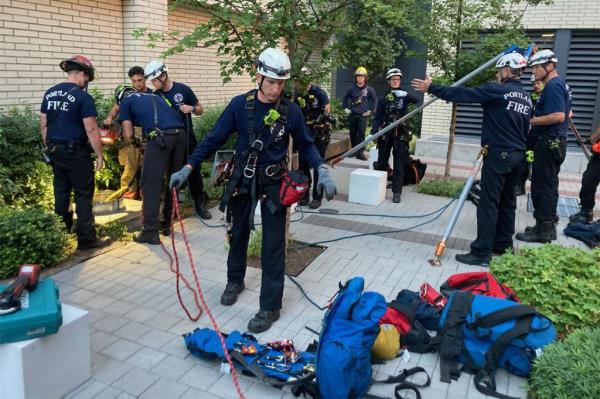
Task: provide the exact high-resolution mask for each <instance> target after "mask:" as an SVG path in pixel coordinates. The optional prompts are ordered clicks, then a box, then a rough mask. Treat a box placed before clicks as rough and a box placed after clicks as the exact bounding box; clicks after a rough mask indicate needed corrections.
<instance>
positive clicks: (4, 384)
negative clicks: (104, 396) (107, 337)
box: [0, 303, 91, 399]
mask: <svg viewBox="0 0 600 399" xmlns="http://www.w3.org/2000/svg"><path fill="white" fill-rule="evenodd" d="M62 317H63V325H62V326H61V327H60V328H59V330H58V332H57V333H56V334H52V335H48V336H45V337H41V338H35V339H30V340H27V341H20V342H13V343H10V344H3V345H0V365H1V366H0V398H6V399H8V398H10V399H39V398H44V399H59V398H62V397H63V396H64V395H65V394H67V393H69V392H71V391H72V390H73V389H75V388H76V387H78V386H79V385H81V384H82V383H84V382H85V381H87V380H88V379H89V378H90V375H91V373H90V322H89V319H88V312H87V311H85V310H82V309H79V308H76V307H73V306H70V305H67V304H64V303H63V304H62Z"/></svg>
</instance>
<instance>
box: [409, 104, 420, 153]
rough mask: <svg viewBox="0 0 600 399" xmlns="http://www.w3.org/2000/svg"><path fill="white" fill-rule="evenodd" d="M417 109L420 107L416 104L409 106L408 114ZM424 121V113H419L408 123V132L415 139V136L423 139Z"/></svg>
mask: <svg viewBox="0 0 600 399" xmlns="http://www.w3.org/2000/svg"><path fill="white" fill-rule="evenodd" d="M417 107H418V105H416V104H412V103H410V104H408V112H411V111H412V110H414V109H415V108H417ZM408 112H407V113H408ZM422 119H423V113H422V112H419V113H418V114H416V115H415V116H413V117H411V118H409V119H408V120H407V121H406V126H408V130H409V131H410V132H411V133H412V135H413V137H415V136H416V137H421V120H422ZM413 150H414V149H413Z"/></svg>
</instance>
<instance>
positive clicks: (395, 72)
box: [385, 68, 404, 80]
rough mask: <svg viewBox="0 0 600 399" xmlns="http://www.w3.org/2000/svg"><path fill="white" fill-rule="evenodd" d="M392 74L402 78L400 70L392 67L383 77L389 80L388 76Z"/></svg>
mask: <svg viewBox="0 0 600 399" xmlns="http://www.w3.org/2000/svg"><path fill="white" fill-rule="evenodd" d="M393 76H400V77H401V78H402V77H403V76H404V75H402V71H401V70H400V69H398V68H392V69H390V70H389V71H387V73H386V74H385V79H386V80H390V78H391V77H393Z"/></svg>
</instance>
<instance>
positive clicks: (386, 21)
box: [133, 0, 402, 83]
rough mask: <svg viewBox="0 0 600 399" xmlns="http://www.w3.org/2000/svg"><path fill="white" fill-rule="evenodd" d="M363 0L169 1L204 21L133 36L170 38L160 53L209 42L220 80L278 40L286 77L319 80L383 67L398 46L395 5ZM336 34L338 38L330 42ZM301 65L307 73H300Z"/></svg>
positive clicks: (247, 66)
mask: <svg viewBox="0 0 600 399" xmlns="http://www.w3.org/2000/svg"><path fill="white" fill-rule="evenodd" d="M368 3H369V0H350V1H348V0H311V1H307V2H306V1H298V0H269V1H267V2H254V1H235V0H234V1H226V2H214V1H211V0H175V1H173V2H172V3H171V7H172V8H177V7H187V8H195V9H200V10H202V11H204V12H207V13H208V14H209V15H210V16H211V17H210V19H209V20H208V21H207V22H205V23H203V24H200V25H197V26H196V27H195V29H194V30H193V32H191V33H190V34H187V35H183V36H182V35H181V33H180V32H152V31H149V30H148V29H147V28H139V29H136V30H134V32H133V36H134V37H136V38H145V39H146V40H147V41H148V46H149V47H151V48H154V47H156V44H157V42H170V41H173V40H174V41H175V42H176V43H175V45H174V46H172V47H170V48H168V49H167V50H166V51H164V52H163V53H162V56H163V57H169V56H171V55H174V54H178V53H181V52H184V51H186V50H188V49H194V48H197V47H210V46H215V47H216V49H217V54H218V55H219V56H220V57H222V59H221V61H219V65H220V68H221V77H222V78H223V82H224V83H227V82H229V81H231V76H232V75H241V74H243V73H248V74H249V75H251V76H253V75H254V68H253V62H254V59H255V58H256V56H257V55H258V54H259V53H260V51H262V50H263V49H264V48H266V47H270V46H276V45H279V44H280V43H281V39H282V38H284V39H285V41H286V44H287V49H288V52H289V55H290V58H291V61H292V76H294V77H295V78H298V79H299V80H301V81H317V82H318V81H322V79H323V78H324V77H325V76H327V75H329V73H330V71H331V69H332V68H333V67H336V66H346V67H356V62H357V58H356V57H360V58H359V61H360V62H361V63H362V64H364V65H367V66H368V67H370V68H371V70H372V71H375V72H377V71H383V70H384V69H385V68H388V67H389V66H390V65H391V64H392V63H393V60H394V59H395V57H396V56H397V55H398V52H399V51H400V49H401V48H402V43H401V41H399V40H398V38H397V37H396V29H398V28H399V27H400V26H402V25H401V24H400V25H398V20H399V19H400V17H401V16H402V9H401V8H399V7H392V8H390V10H388V11H389V13H390V15H380V14H376V13H374V12H373V10H372V9H371V8H370V6H369V4H368ZM334 37H338V38H341V40H338V41H336V40H332V38H334ZM303 66H307V67H309V69H310V73H309V74H308V75H304V74H300V73H299V71H300V68H302V67H303Z"/></svg>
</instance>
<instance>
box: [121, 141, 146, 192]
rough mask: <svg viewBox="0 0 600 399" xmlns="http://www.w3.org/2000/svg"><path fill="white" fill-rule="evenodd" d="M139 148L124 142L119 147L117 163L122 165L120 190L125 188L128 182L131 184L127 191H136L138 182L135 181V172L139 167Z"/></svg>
mask: <svg viewBox="0 0 600 399" xmlns="http://www.w3.org/2000/svg"><path fill="white" fill-rule="evenodd" d="M140 161H141V157H140V149H139V148H137V147H136V146H134V145H132V144H125V145H124V146H123V147H121V148H119V164H121V165H123V166H124V167H125V168H124V169H123V174H121V190H123V189H127V187H128V186H129V183H131V182H132V181H133V185H132V186H131V188H130V189H129V190H128V191H137V190H138V182H137V181H135V174H136V172H137V170H138V168H139V167H140Z"/></svg>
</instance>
